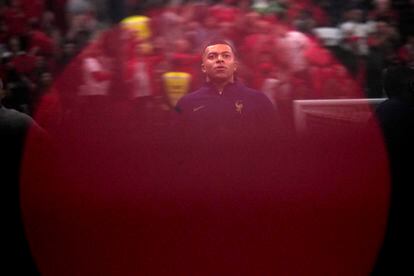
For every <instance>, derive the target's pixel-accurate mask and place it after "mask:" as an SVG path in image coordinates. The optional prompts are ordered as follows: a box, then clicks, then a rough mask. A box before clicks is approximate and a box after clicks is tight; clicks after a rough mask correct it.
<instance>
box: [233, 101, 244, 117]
mask: <svg viewBox="0 0 414 276" xmlns="http://www.w3.org/2000/svg"><path fill="white" fill-rule="evenodd" d="M234 106H235V107H236V111H237V112H238V113H240V114H241V113H242V110H243V101H242V100H237V101H236V102H235V103H234Z"/></svg>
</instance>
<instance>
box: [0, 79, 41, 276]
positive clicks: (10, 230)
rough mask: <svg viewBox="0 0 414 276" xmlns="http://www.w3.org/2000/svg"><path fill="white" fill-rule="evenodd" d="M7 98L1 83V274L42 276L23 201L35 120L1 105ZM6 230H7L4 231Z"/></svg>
mask: <svg viewBox="0 0 414 276" xmlns="http://www.w3.org/2000/svg"><path fill="white" fill-rule="evenodd" d="M3 96H4V91H3V87H2V82H1V80H0V147H1V148H0V149H1V154H0V156H1V162H0V177H1V184H2V191H3V192H2V195H3V196H2V197H3V200H2V202H3V204H5V205H4V206H3V208H2V210H3V212H4V214H3V216H2V217H3V220H2V228H3V231H2V232H3V233H2V243H1V244H2V246H1V248H2V251H3V254H2V256H3V257H2V261H4V264H5V266H2V271H1V272H0V273H1V274H3V273H5V272H6V271H7V272H6V274H7V275H28V276H32V275H40V274H39V273H38V270H37V268H36V265H35V262H34V260H33V258H32V255H31V252H30V248H29V243H28V240H27V238H26V234H25V227H24V223H23V219H22V212H21V204H20V203H21V202H20V183H19V181H20V179H19V178H20V168H21V161H22V157H23V153H24V152H23V149H24V144H25V138H26V135H27V133H28V131H29V129H31V127H37V128H39V129H40V127H38V126H37V125H36V123H35V122H34V120H33V119H32V118H31V117H30V116H28V115H27V114H25V113H22V112H19V111H17V110H14V109H9V108H6V107H4V106H3V105H2V104H1V98H2V97H3ZM4 230H6V231H4Z"/></svg>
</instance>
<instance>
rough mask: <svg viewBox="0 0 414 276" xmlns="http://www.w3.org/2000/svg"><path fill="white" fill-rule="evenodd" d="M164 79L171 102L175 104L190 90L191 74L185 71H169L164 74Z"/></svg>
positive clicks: (165, 88)
mask: <svg viewBox="0 0 414 276" xmlns="http://www.w3.org/2000/svg"><path fill="white" fill-rule="evenodd" d="M162 79H163V84H164V90H165V92H166V94H167V96H168V98H169V100H170V103H171V105H172V106H175V105H176V104H177V102H178V100H179V99H180V98H181V97H182V96H184V95H185V94H187V93H188V92H189V89H190V83H191V75H190V74H188V73H185V72H167V73H164V74H163V75H162Z"/></svg>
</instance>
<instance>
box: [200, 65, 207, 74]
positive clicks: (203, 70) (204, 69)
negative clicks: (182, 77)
mask: <svg viewBox="0 0 414 276" xmlns="http://www.w3.org/2000/svg"><path fill="white" fill-rule="evenodd" d="M201 71H202V72H203V73H205V72H206V67H205V66H204V63H201Z"/></svg>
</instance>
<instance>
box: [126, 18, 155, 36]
mask: <svg viewBox="0 0 414 276" xmlns="http://www.w3.org/2000/svg"><path fill="white" fill-rule="evenodd" d="M150 21H151V19H150V18H149V17H147V16H144V15H134V16H129V17H127V18H124V19H123V20H122V21H121V24H122V26H124V27H126V28H128V29H131V30H133V31H135V33H136V35H137V37H138V38H140V39H143V40H145V39H148V38H150V37H151V28H150Z"/></svg>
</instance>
